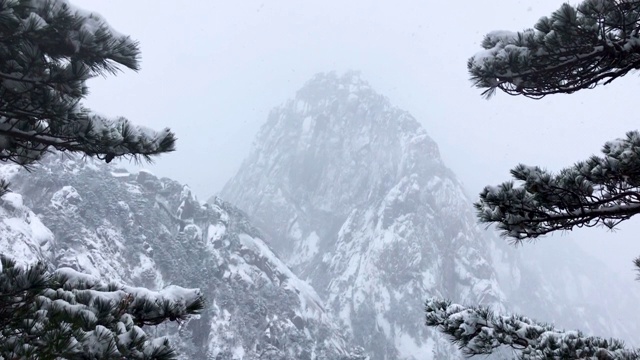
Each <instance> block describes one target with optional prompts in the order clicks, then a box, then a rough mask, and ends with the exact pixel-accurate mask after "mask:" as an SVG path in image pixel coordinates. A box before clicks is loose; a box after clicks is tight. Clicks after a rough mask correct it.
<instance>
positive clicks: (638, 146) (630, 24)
mask: <svg viewBox="0 0 640 360" xmlns="http://www.w3.org/2000/svg"><path fill="white" fill-rule="evenodd" d="M482 46H483V48H484V51H482V52H480V53H478V54H476V55H475V56H474V57H472V58H471V59H469V62H468V70H469V72H470V74H471V80H472V81H473V82H474V83H475V85H476V86H478V87H479V88H482V89H485V91H484V93H483V95H486V96H490V95H492V94H493V93H494V92H495V91H496V90H497V89H500V90H502V91H504V92H506V93H508V94H511V95H524V96H527V97H532V98H540V97H543V96H546V95H549V94H557V93H573V92H575V91H578V90H581V89H590V88H593V87H595V86H597V85H599V84H603V85H604V84H608V83H610V82H611V81H613V80H615V79H617V78H619V77H621V76H624V75H626V74H627V73H629V72H630V71H632V70H637V69H639V68H640V1H637V0H585V1H583V2H582V3H581V4H579V5H578V6H573V5H570V4H564V5H562V6H561V7H560V9H559V10H557V11H556V12H554V13H553V14H552V15H551V17H543V18H541V19H540V20H539V21H538V23H537V24H536V25H535V29H532V30H525V31H522V32H519V33H511V32H505V31H499V32H492V33H490V34H488V35H487V36H486V37H485V39H484V42H483V44H482ZM602 153H603V155H602V156H592V157H591V158H589V159H587V160H585V161H581V162H578V163H576V164H574V165H572V166H569V167H567V168H565V169H563V170H561V171H560V172H558V173H555V174H554V173H551V172H549V171H546V170H544V169H542V168H540V167H537V166H526V165H522V164H521V165H518V166H517V167H515V168H514V169H512V170H511V175H512V176H513V178H514V180H515V182H514V181H508V182H504V183H502V184H501V185H498V186H487V187H486V188H485V189H484V190H483V191H482V192H481V194H480V200H479V201H478V202H477V203H476V204H474V205H475V208H476V210H477V211H478V218H479V220H480V222H483V223H487V224H494V225H496V226H497V228H498V229H499V230H501V232H502V235H503V236H504V237H507V238H510V239H511V240H512V241H513V242H515V243H519V242H521V241H523V240H524V239H533V238H536V237H539V236H542V235H545V234H549V233H552V232H554V231H558V230H572V229H574V228H576V227H593V226H598V225H601V226H605V227H608V228H610V229H612V228H614V227H615V226H616V225H618V224H619V223H620V222H622V221H624V220H627V219H629V218H631V217H632V216H634V215H636V214H638V213H640V133H639V132H638V131H630V132H628V133H627V134H626V136H625V137H624V138H622V139H618V140H614V141H610V142H607V143H606V144H605V145H604V147H603V149H602ZM635 264H636V266H637V268H638V270H640V258H638V259H636V260H635ZM425 309H426V323H427V325H428V326H434V327H436V328H438V329H439V330H440V331H442V332H443V333H445V334H447V335H448V336H449V337H450V338H451V340H452V341H453V342H454V343H456V344H457V345H458V346H459V347H460V348H461V349H462V350H463V352H465V353H466V354H468V355H477V354H490V353H492V352H494V351H495V350H496V349H497V348H498V347H501V346H510V347H512V348H513V349H516V350H518V353H519V357H520V358H521V359H639V358H640V352H639V351H638V350H636V349H628V348H625V347H624V345H623V343H622V342H621V341H618V340H607V339H603V338H599V337H591V336H585V335H584V334H582V333H581V332H579V331H564V330H558V329H555V328H554V327H553V326H551V325H548V324H541V323H537V322H536V321H534V320H531V319H528V318H525V317H521V316H515V315H512V316H500V315H496V314H494V313H493V312H492V311H490V310H489V309H487V308H483V307H474V306H461V305H455V304H451V303H450V302H448V301H442V300H437V299H430V300H428V301H427V302H426V307H425Z"/></svg>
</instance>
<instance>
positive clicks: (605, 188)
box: [474, 131, 640, 241]
mask: <svg viewBox="0 0 640 360" xmlns="http://www.w3.org/2000/svg"><path fill="white" fill-rule="evenodd" d="M602 151H603V153H604V156H603V157H597V156H593V157H591V158H590V159H588V160H586V161H583V162H579V163H577V164H575V165H573V166H571V167H568V168H565V169H563V170H561V171H560V172H559V173H558V174H552V173H550V172H548V171H544V170H542V169H540V168H539V167H530V166H525V165H519V166H518V167H516V168H514V169H513V170H511V173H512V175H513V177H514V179H515V181H517V182H518V184H519V185H517V186H516V184H514V183H513V182H506V183H503V184H501V185H499V186H487V187H486V188H485V189H484V190H483V191H482V193H481V194H480V201H478V202H477V203H476V204H474V206H475V207H476V209H477V211H478V217H479V219H480V221H481V222H485V223H489V224H492V223H493V224H496V225H497V227H498V229H500V230H502V231H503V232H502V235H504V236H507V237H511V238H513V239H514V240H515V241H520V240H522V239H526V238H535V237H538V236H541V235H544V234H548V233H551V232H554V231H558V230H572V229H573V228H574V227H592V226H597V225H604V226H606V227H608V228H613V227H615V226H617V225H618V224H619V223H620V222H622V221H624V220H627V219H629V218H631V217H632V216H634V215H636V214H638V213H640V133H638V132H637V131H632V132H629V133H627V136H626V138H625V139H619V140H616V141H612V142H608V143H607V144H605V146H604V147H603V150H602Z"/></svg>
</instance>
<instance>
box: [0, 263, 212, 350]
mask: <svg viewBox="0 0 640 360" xmlns="http://www.w3.org/2000/svg"><path fill="white" fill-rule="evenodd" d="M0 263H1V265H2V271H1V272H0V357H2V358H4V359H59V358H63V359H174V358H176V356H177V354H176V352H175V350H174V349H173V348H172V347H171V346H170V345H169V342H168V340H167V339H166V338H159V339H151V338H150V337H149V336H148V335H147V334H146V333H145V332H144V331H143V330H142V329H141V328H142V326H144V325H157V324H159V323H162V322H164V321H166V320H169V319H170V320H182V319H184V318H185V317H186V316H187V315H189V314H194V313H197V312H199V311H200V310H201V309H202V307H203V302H202V296H201V294H200V292H199V291H198V290H190V289H183V288H180V287H177V286H171V287H168V288H165V289H163V290H162V291H160V292H152V291H149V290H147V289H144V288H134V287H128V286H122V285H118V284H107V283H103V282H101V281H99V280H98V279H95V278H93V277H91V276H87V275H84V274H81V273H78V272H76V271H74V270H72V269H69V268H61V269H58V270H56V271H55V272H53V273H50V272H48V271H47V269H46V266H45V264H43V263H37V264H34V265H32V266H29V267H26V268H25V267H20V266H16V264H15V262H14V261H13V260H11V259H9V258H7V257H4V256H1V255H0Z"/></svg>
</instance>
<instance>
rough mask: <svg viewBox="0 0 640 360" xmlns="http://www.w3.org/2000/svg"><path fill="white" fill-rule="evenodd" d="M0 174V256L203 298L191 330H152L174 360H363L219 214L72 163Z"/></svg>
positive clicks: (160, 184) (232, 216)
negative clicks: (168, 343) (7, 185)
mask: <svg viewBox="0 0 640 360" xmlns="http://www.w3.org/2000/svg"><path fill="white" fill-rule="evenodd" d="M0 169H1V170H2V173H3V174H4V176H5V177H9V178H10V181H11V183H12V189H13V190H14V193H10V194H7V195H5V196H4V197H2V199H1V200H0V251H2V252H4V253H7V254H9V255H12V256H13V257H15V258H17V259H19V260H21V261H22V262H25V263H28V262H32V261H35V260H45V261H47V262H49V263H50V264H51V266H52V267H60V266H68V267H72V268H75V269H77V270H79V271H82V272H84V273H87V274H93V275H96V276H99V277H101V278H104V279H109V280H116V281H122V282H126V283H128V284H131V285H137V286H145V287H148V288H151V289H159V288H163V287H164V286H167V285H170V284H177V285H181V286H185V287H199V288H201V289H202V290H203V292H204V294H205V295H206V297H207V300H208V303H207V307H206V310H205V312H204V313H203V314H202V315H201V316H200V317H199V318H198V319H191V320H189V321H188V322H187V323H186V324H183V325H182V326H181V327H180V328H178V327H177V326H175V325H169V326H165V325H161V326H159V327H158V328H157V329H156V330H153V329H152V332H153V331H156V332H157V333H158V334H163V333H166V334H168V335H169V336H171V337H172V338H173V341H175V342H176V344H178V346H179V348H180V350H181V352H182V354H183V358H185V359H216V360H221V359H354V360H355V359H364V356H361V355H359V352H358V349H355V348H352V347H351V346H349V344H348V342H347V340H346V339H345V338H344V337H343V336H342V335H341V331H340V329H339V327H338V326H337V325H336V323H335V322H334V321H333V320H332V317H331V316H330V314H329V312H327V311H326V309H325V307H324V305H323V302H322V300H321V299H320V297H319V296H318V295H317V293H316V292H315V290H314V289H313V288H312V287H311V286H309V285H308V284H307V283H306V282H304V281H302V280H300V279H299V278H298V277H297V276H295V275H294V274H293V273H292V272H291V271H290V270H289V269H288V268H287V267H286V266H285V265H284V263H283V262H282V261H280V260H279V259H278V258H277V257H276V256H275V255H274V253H273V252H272V251H271V250H270V249H269V247H268V246H267V245H266V244H265V243H264V242H263V241H262V240H261V239H262V237H263V236H262V235H261V233H260V231H259V230H257V229H256V228H255V227H254V226H253V225H252V224H251V223H249V221H248V220H247V218H246V216H245V215H244V214H243V213H242V212H240V211H239V210H238V209H236V208H235V207H233V206H231V205H230V204H228V203H225V202H223V201H221V200H220V199H215V200H214V201H212V202H211V203H210V204H204V203H200V202H199V201H197V199H196V198H195V197H194V196H193V195H192V194H191V192H190V190H189V188H188V187H186V186H183V185H181V184H179V183H177V182H175V181H172V180H170V179H166V178H162V179H159V178H157V177H155V176H154V175H152V174H151V173H149V172H145V171H141V172H139V173H137V174H135V173H134V174H130V173H127V172H126V171H124V170H117V169H116V170H114V169H113V168H112V167H109V166H107V165H105V164H102V163H98V162H94V161H91V160H82V159H80V158H76V157H71V158H62V157H60V155H58V156H51V157H49V158H47V159H46V160H45V161H44V162H43V164H41V165H37V166H36V167H35V169H34V170H33V171H32V172H31V173H27V172H22V171H17V167H15V166H11V165H5V166H3V167H1V168H0ZM20 194H21V195H20Z"/></svg>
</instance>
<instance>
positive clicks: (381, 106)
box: [220, 73, 640, 360]
mask: <svg viewBox="0 0 640 360" xmlns="http://www.w3.org/2000/svg"><path fill="white" fill-rule="evenodd" d="M220 196H221V197H222V198H224V199H226V200H228V201H230V202H232V203H234V204H235V205H236V206H238V207H239V208H241V209H243V210H244V211H245V212H246V213H247V214H248V215H249V216H250V218H251V219H252V221H253V222H254V223H255V224H257V226H258V227H260V228H261V229H262V230H263V231H264V232H265V233H266V234H267V241H268V242H269V244H270V245H271V246H272V247H273V248H274V249H275V251H276V252H277V253H278V254H279V255H280V256H281V258H282V259H283V260H284V261H285V262H286V264H287V265H289V266H290V267H291V269H292V270H293V272H294V273H296V274H297V275H298V276H299V277H300V278H302V279H305V280H307V281H308V282H309V283H310V284H311V285H312V286H313V287H314V288H315V289H316V290H317V291H318V293H319V294H320V296H321V298H322V299H323V300H324V301H325V302H326V304H327V306H328V308H329V309H330V310H331V311H332V312H333V314H335V316H336V317H338V318H339V319H340V321H341V323H342V325H343V326H345V327H346V328H347V330H348V331H349V333H350V334H351V335H352V336H353V338H354V339H355V341H356V343H357V344H358V345H360V346H362V347H363V348H364V349H365V350H367V351H368V352H369V353H370V354H371V356H372V359H376V360H383V359H385V360H388V359H428V358H435V359H442V358H447V357H452V358H456V357H458V356H459V354H458V353H457V352H456V351H455V350H452V349H451V348H448V347H447V345H446V341H445V340H443V339H442V338H440V337H439V336H438V335H437V334H434V333H433V332H431V330H430V329H428V328H426V327H425V326H424V325H423V301H424V300H425V299H426V298H428V297H430V296H439V297H445V298H449V299H452V300H453V301H456V302H461V303H469V304H478V303H480V304H485V305H489V306H491V307H493V308H494V309H496V310H500V311H504V310H516V311H522V312H523V313H525V314H529V315H532V316H535V317H537V318H539V319H541V320H546V321H555V322H556V323H558V324H560V325H561V326H572V327H573V326H576V327H577V326H579V327H581V328H583V329H585V330H587V331H592V332H593V333H596V334H603V335H606V336H621V337H623V338H634V337H635V335H636V334H638V330H640V329H638V326H637V325H636V324H638V322H637V320H640V319H639V318H638V316H637V315H629V314H627V315H625V314H626V313H627V311H628V309H629V308H628V307H627V306H629V305H630V304H631V303H637V302H638V300H639V299H640V296H638V292H637V291H633V290H628V289H625V288H623V287H621V286H620V285H619V284H618V285H617V284H616V282H615V280H611V278H612V277H613V278H615V276H614V275H611V273H610V272H609V273H607V270H606V267H605V266H602V267H598V266H593V264H594V263H593V261H592V259H588V258H587V257H586V255H584V254H581V253H580V252H579V251H577V250H576V249H575V248H570V249H567V247H566V246H569V247H571V245H565V247H564V249H566V250H567V251H564V250H561V248H562V247H560V248H559V250H552V252H554V253H553V254H546V255H545V254H540V255H529V254H528V253H525V254H522V252H518V250H516V249H513V248H509V247H508V246H507V245H506V244H505V243H504V241H503V240H501V239H497V238H496V237H495V236H493V235H491V234H490V233H487V232H485V231H482V230H481V229H479V228H478V227H477V225H476V220H475V216H474V213H473V208H472V206H471V201H470V199H469V198H468V197H467V196H466V195H465V191H464V189H463V186H462V184H461V183H460V182H459V181H458V180H457V179H456V177H455V175H454V174H453V173H452V171H451V170H449V169H448V168H447V167H446V166H445V164H444V163H443V162H442V159H441V157H440V154H439V150H438V146H437V144H436V143H435V142H434V141H433V140H432V139H431V138H430V137H429V136H428V134H427V132H426V131H425V129H424V128H423V127H422V126H421V125H420V124H419V123H418V121H416V119H414V118H413V117H412V116H411V115H410V114H409V113H407V112H406V111H403V110H401V109H398V108H396V107H394V106H392V105H391V104H390V102H389V101H388V99H387V98H385V97H384V96H382V95H380V94H378V93H376V92H375V91H374V90H373V89H372V88H371V86H370V85H369V84H368V83H367V82H366V81H364V80H362V79H361V78H360V76H359V75H358V74H357V73H347V74H344V75H342V76H338V75H336V74H335V73H329V74H319V75H317V76H316V77H314V78H313V79H312V80H310V81H309V82H308V83H307V84H306V85H305V86H304V87H303V88H302V89H300V90H299V91H298V92H297V94H296V96H295V98H294V99H292V100H290V101H288V102H286V103H285V104H284V105H282V106H280V107H278V108H276V109H274V110H273V111H272V112H271V113H270V115H269V117H268V119H267V122H266V123H265V124H264V126H263V127H262V129H261V130H260V132H259V134H258V136H257V138H256V140H255V143H254V147H253V150H252V151H251V153H250V155H249V157H248V158H247V159H246V160H245V161H244V163H243V164H242V166H241V168H240V170H239V171H238V173H237V174H236V175H235V176H234V177H233V178H232V179H231V180H230V181H229V182H228V184H227V185H226V186H225V188H224V189H223V191H222V192H221V194H220ZM554 246H555V245H554ZM554 249H555V248H554ZM563 251H564V252H563ZM534 252H535V251H534ZM563 256H567V258H566V259H565V258H564V257H563ZM606 279H608V280H606ZM594 281H598V282H594ZM600 281H602V282H607V284H606V289H605V288H603V287H601V285H602V283H600ZM603 290H604V291H609V294H617V295H616V296H619V295H622V294H625V295H624V296H626V300H624V301H620V298H611V297H608V296H604V299H603V296H602V294H603V292H602V291H603ZM629 316H631V317H633V319H634V320H630V319H629Z"/></svg>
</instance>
